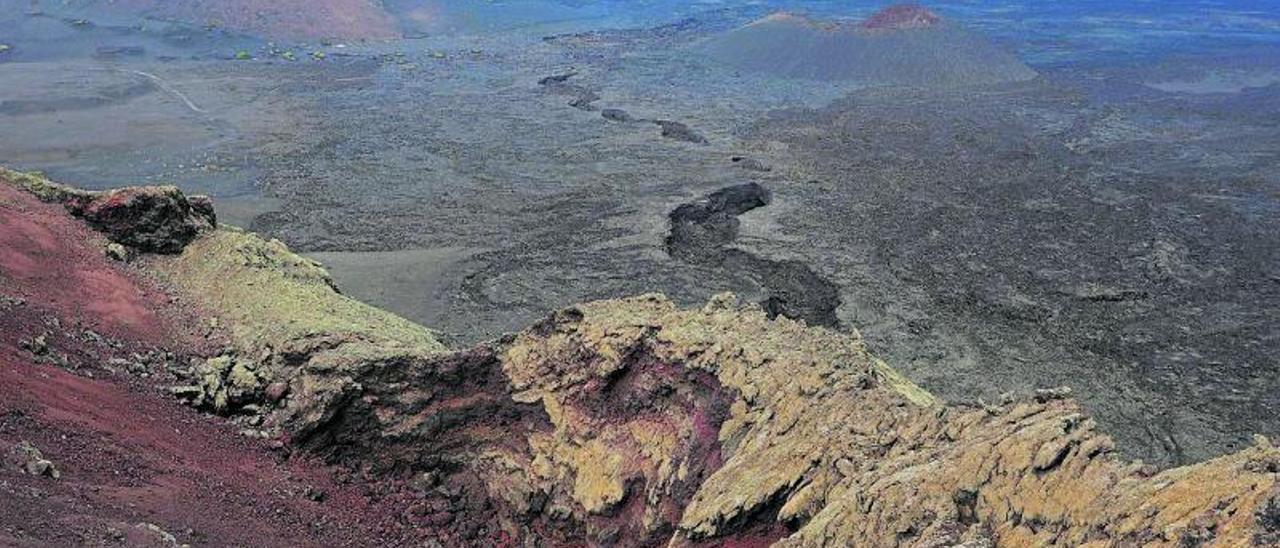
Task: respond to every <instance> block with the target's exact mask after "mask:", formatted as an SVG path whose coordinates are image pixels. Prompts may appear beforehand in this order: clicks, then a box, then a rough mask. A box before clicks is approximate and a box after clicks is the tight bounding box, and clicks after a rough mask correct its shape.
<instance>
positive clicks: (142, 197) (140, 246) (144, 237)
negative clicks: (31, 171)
mask: <svg viewBox="0 0 1280 548" xmlns="http://www.w3.org/2000/svg"><path fill="white" fill-rule="evenodd" d="M65 203H66V206H67V209H68V210H69V211H70V212H71V213H72V214H73V215H75V216H77V217H81V218H83V219H84V220H85V222H87V223H88V224H89V226H92V227H93V228H94V229H96V230H98V231H100V232H102V233H104V234H106V235H107V237H108V238H109V239H111V241H113V242H116V243H118V244H121V245H125V246H128V247H132V248H134V249H137V250H139V251H142V252H146V253H178V252H181V251H182V249H183V248H184V247H186V245H187V244H188V243H191V241H192V240H194V239H195V238H196V236H198V235H200V234H201V233H202V232H206V231H208V230H210V229H212V228H213V227H214V226H216V225H217V218H216V217H215V216H214V214H213V206H212V203H211V202H210V200H209V199H208V198H206V197H202V196H198V197H192V198H191V199H188V198H187V197H186V196H185V195H184V194H183V193H182V191H180V190H178V188H177V187H172V186H156V187H128V188H122V189H118V190H112V191H108V192H103V193H90V194H87V195H84V196H76V197H74V198H72V199H70V200H68V201H67V202H65Z"/></svg>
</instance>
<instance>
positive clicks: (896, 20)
mask: <svg viewBox="0 0 1280 548" xmlns="http://www.w3.org/2000/svg"><path fill="white" fill-rule="evenodd" d="M941 22H942V18H941V17H938V14H936V13H933V12H932V11H929V9H928V8H925V7H924V6H921V5H919V4H896V5H893V6H889V7H887V8H884V9H882V10H880V11H878V12H876V13H875V14H874V15H872V16H871V17H869V18H867V20H866V21H863V22H862V28H864V29H873V30H906V29H925V28H929V27H933V26H935V25H937V24H938V23H941Z"/></svg>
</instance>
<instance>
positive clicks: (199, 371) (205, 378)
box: [170, 356, 287, 415]
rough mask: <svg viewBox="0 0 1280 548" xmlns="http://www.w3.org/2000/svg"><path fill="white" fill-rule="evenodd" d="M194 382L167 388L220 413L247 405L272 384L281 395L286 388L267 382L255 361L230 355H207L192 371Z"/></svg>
mask: <svg viewBox="0 0 1280 548" xmlns="http://www.w3.org/2000/svg"><path fill="white" fill-rule="evenodd" d="M193 376H194V379H193V380H194V382H193V383H192V384H190V385H185V386H176V387H173V388H171V389H170V392H171V393H172V394H173V395H175V396H177V397H179V398H181V399H183V400H186V401H187V402H188V403H189V404H191V405H192V406H195V407H199V408H202V409H208V410H211V411H213V412H214V413H217V414H220V415H226V414H231V413H234V412H236V411H239V410H241V409H244V408H246V407H247V406H250V405H254V404H258V403H260V402H262V401H263V400H264V398H265V397H267V396H268V395H269V394H268V392H271V390H267V389H266V388H264V387H267V388H274V390H275V392H277V393H279V397H275V398H274V399H275V400H279V398H280V397H283V395H284V390H286V389H287V386H286V387H285V388H280V387H279V386H278V385H277V384H274V383H273V384H271V385H267V384H266V383H265V382H264V379H263V378H262V376H261V375H260V374H259V372H258V364H257V363H255V362H253V361H251V360H242V359H237V358H235V357H233V356H218V357H216V358H210V359H208V360H206V361H205V362H204V363H203V364H201V365H199V366H198V367H197V368H196V371H195V372H194V375H193Z"/></svg>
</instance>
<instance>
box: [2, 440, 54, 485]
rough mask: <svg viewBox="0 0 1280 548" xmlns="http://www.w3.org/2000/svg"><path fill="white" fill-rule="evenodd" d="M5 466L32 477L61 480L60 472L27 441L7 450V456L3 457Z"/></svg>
mask: <svg viewBox="0 0 1280 548" xmlns="http://www.w3.org/2000/svg"><path fill="white" fill-rule="evenodd" d="M5 464H7V465H8V466H7V467H8V468H11V469H13V470H17V471H19V472H22V473H24V474H28V475H32V476H40V477H47V478H51V479H55V480H56V479H61V478H62V472H60V471H59V470H58V467H57V466H54V464H53V461H51V460H49V459H46V458H44V454H43V453H41V452H40V450H39V449H37V448H36V446H35V445H32V444H31V442H29V441H24V442H21V443H18V444H17V445H14V446H13V447H11V448H9V452H8V454H6V455H5Z"/></svg>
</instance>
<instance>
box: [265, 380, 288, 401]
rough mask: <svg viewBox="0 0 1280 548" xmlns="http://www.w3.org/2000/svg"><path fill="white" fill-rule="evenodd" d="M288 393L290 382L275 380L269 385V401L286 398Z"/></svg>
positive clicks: (267, 393)
mask: <svg viewBox="0 0 1280 548" xmlns="http://www.w3.org/2000/svg"><path fill="white" fill-rule="evenodd" d="M288 393H289V385H288V383H284V382H273V383H271V384H270V385H267V390H266V396H267V401H270V402H271V403H275V402H278V401H280V400H282V399H284V397H285V396H286V395H288Z"/></svg>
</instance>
